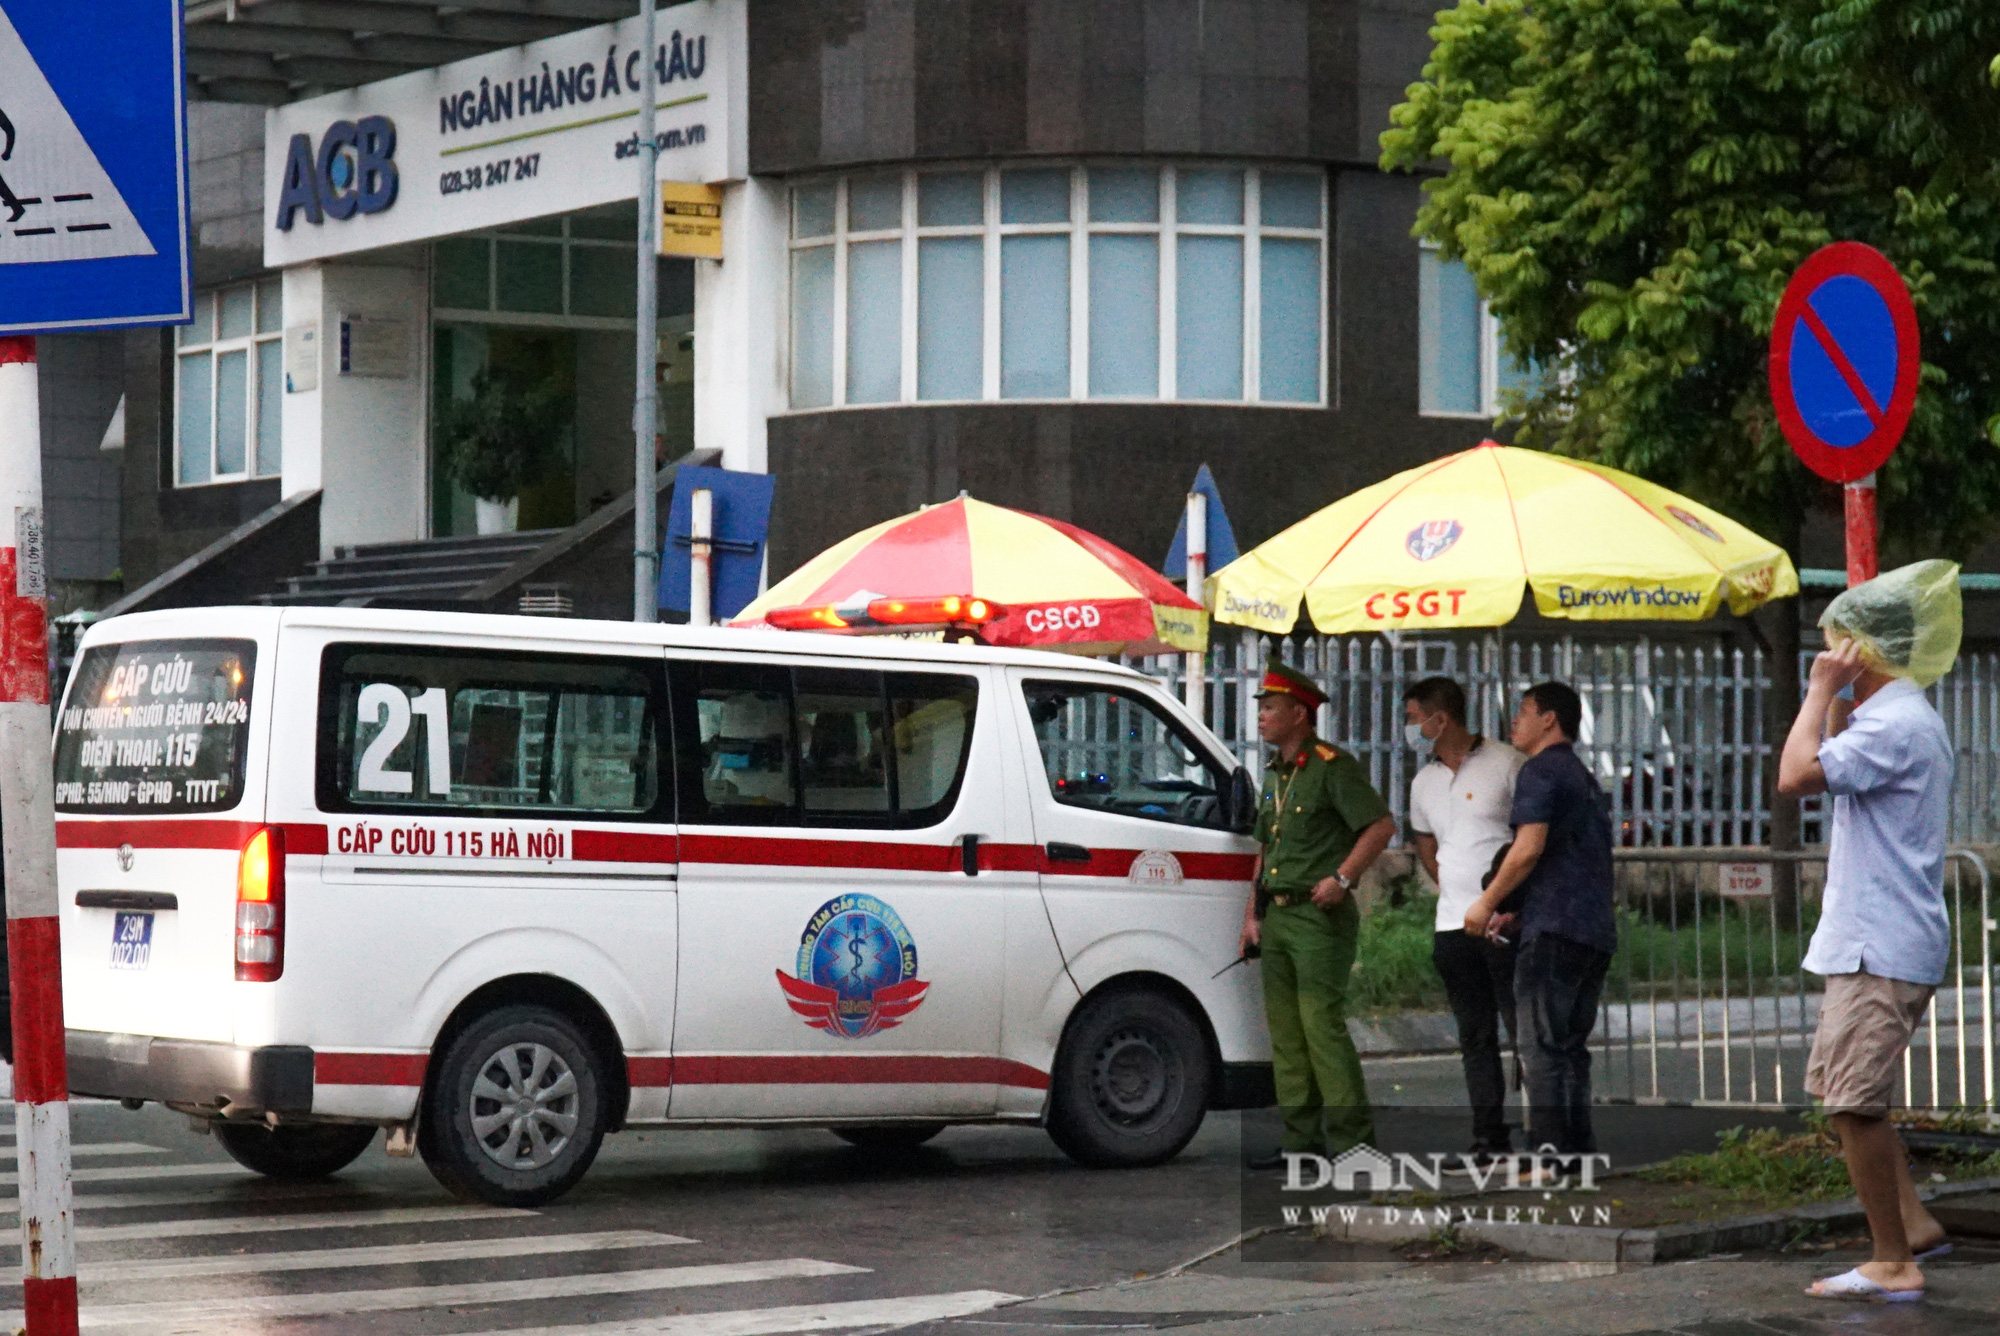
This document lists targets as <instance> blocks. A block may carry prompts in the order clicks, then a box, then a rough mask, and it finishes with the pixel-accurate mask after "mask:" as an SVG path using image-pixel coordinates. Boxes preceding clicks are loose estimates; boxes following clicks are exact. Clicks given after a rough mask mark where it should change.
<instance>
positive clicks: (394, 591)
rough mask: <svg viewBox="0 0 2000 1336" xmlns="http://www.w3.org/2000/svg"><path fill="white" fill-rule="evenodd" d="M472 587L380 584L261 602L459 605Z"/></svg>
mask: <svg viewBox="0 0 2000 1336" xmlns="http://www.w3.org/2000/svg"><path fill="white" fill-rule="evenodd" d="M469 588H471V586H470V585H463V584H381V585H356V586H352V587H349V588H342V589H294V590H281V591H279V592H277V593H271V594H261V595H259V596H258V602H260V603H270V604H272V605H287V604H318V605H328V604H339V603H344V602H346V601H347V600H348V599H353V598H395V599H436V600H438V601H440V602H456V601H457V600H458V599H459V598H460V597H461V596H462V595H463V594H464V593H465V591H466V590H467V589H469Z"/></svg>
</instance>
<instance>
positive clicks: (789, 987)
mask: <svg viewBox="0 0 2000 1336" xmlns="http://www.w3.org/2000/svg"><path fill="white" fill-rule="evenodd" d="M798 970H799V973H798V977H797V978H793V977H792V976H791V975H789V974H787V973H785V972H784V971H783V970H779V971H778V972H777V974H778V987H780V988H782V989H783V990H784V992H785V1001H786V1003H787V1004H788V1005H790V1007H791V1009H792V1010H793V1011H796V1012H797V1013H798V1014H799V1015H800V1016H802V1017H803V1018H804V1019H805V1023H806V1024H807V1025H810V1026H812V1028H813V1029H815V1030H824V1031H826V1032H827V1033H828V1034H830V1035H838V1036H840V1037H841V1038H843V1039H866V1038H867V1037H868V1036H869V1035H871V1034H874V1033H875V1032H876V1031H878V1030H887V1029H890V1028H892V1027H894V1026H897V1025H901V1024H902V1023H903V1022H904V1021H905V1020H907V1019H908V1018H909V1015H910V1013H911V1012H913V1011H915V1010H916V1009H917V1008H918V1007H919V1006H921V1005H922V1004H923V1000H924V994H925V993H926V992H928V991H929V989H930V984H928V983H926V982H924V981H923V980H922V979H919V978H918V977H917V944H916V942H914V941H913V940H911V938H910V930H909V929H908V928H906V927H904V926H903V919H902V916H901V915H899V914H897V913H896V911H895V910H893V909H891V908H890V907H889V906H888V905H887V904H884V903H883V902H882V901H880V900H877V899H876V898H875V897H874V896H872V895H841V896H836V897H835V898H833V899H831V900H829V901H827V902H826V903H825V904H823V905H821V906H820V907H819V908H818V909H817V910H815V911H814V913H813V916H812V918H811V919H809V920H808V921H807V922H806V930H805V932H803V933H802V934H800V936H799V961H798Z"/></svg>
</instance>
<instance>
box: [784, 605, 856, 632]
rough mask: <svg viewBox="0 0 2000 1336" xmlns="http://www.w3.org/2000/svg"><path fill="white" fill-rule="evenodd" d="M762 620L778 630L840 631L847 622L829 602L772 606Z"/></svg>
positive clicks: (844, 627) (845, 626)
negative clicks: (801, 605) (800, 605)
mask: <svg viewBox="0 0 2000 1336" xmlns="http://www.w3.org/2000/svg"><path fill="white" fill-rule="evenodd" d="M764 620H765V621H767V622H769V623H770V624H771V625H773V626H775V627H777V628H778V629H779V630H780V631H842V630H845V629H846V628H847V625H848V622H847V619H846V618H845V617H842V616H841V615H840V610H839V609H838V608H836V607H834V606H833V605H832V604H831V603H826V604H821V605H820V606H818V607H811V608H806V607H799V608H773V609H771V610H770V611H769V612H767V613H765V614H764Z"/></svg>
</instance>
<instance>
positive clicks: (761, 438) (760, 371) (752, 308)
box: [694, 177, 787, 473]
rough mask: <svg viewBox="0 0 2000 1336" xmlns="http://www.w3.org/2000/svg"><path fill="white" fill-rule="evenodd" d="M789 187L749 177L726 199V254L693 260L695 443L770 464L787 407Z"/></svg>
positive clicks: (752, 466) (738, 460)
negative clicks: (769, 422) (770, 447)
mask: <svg viewBox="0 0 2000 1336" xmlns="http://www.w3.org/2000/svg"><path fill="white" fill-rule="evenodd" d="M786 227H787V223H786V213H785V188H784V185H783V184H782V183H781V182H778V181H771V180H759V179H757V178H754V177H753V178H750V179H747V180H742V181H732V182H729V183H728V184H727V185H726V186H725V187H724V188H723V199H722V259H721V260H720V261H719V262H718V261H714V260H697V261H695V278H694V443H695V445H696V446H697V447H698V448H712V449H716V450H720V451H722V466H723V467H724V468H728V469H737V470H741V471H743V472H749V473H762V472H764V470H765V468H766V460H767V456H766V451H765V425H764V424H765V419H766V418H768V417H769V416H770V415H771V414H773V413H776V412H780V411H782V409H783V408H784V405H785V281H786V280H785V271H786V260H787V255H786V247H785V238H786Z"/></svg>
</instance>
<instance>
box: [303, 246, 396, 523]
mask: <svg viewBox="0 0 2000 1336" xmlns="http://www.w3.org/2000/svg"><path fill="white" fill-rule="evenodd" d="M372 258H374V259H375V262H374V263H370V264H336V263H330V262H321V263H316V264H306V265H296V266H293V267H292V268H290V269H287V270H286V271H285V340H286V353H287V359H286V360H287V366H288V377H287V379H288V382H289V383H288V388H287V392H286V395H285V408H284V441H285V462H284V491H285V495H286V496H293V495H296V494H298V493H299V492H303V491H309V490H311V489H312V488H314V487H317V488H320V489H321V491H322V493H323V495H322V497H321V501H320V549H321V552H322V554H323V555H331V554H332V552H333V549H334V548H335V547H338V546H348V545H352V544H356V543H387V542H402V541H407V540H409V539H413V538H422V537H424V536H426V535H427V534H428V533H429V528H430V525H429V517H430V506H429V499H430V485H429V458H428V455H429V403H428V395H427V393H426V390H427V386H428V385H429V380H430V377H429V364H430V333H429V331H430V295H429V282H428V276H427V272H426V269H425V267H424V262H423V260H422V258H421V252H415V253H414V254H413V255H412V258H411V261H410V262H409V263H403V264H397V263H392V262H388V260H387V257H372ZM343 322H347V323H348V324H349V325H350V326H351V327H355V328H357V329H359V331H360V332H359V334H358V337H357V339H356V343H355V346H354V349H353V357H352V360H351V362H350V364H349V366H348V369H347V370H343V369H342V367H343V361H342V323H343ZM362 327H365V328H362ZM308 332H310V334H311V335H312V338H313V341H314V342H315V343H316V344H317V352H316V354H314V355H312V356H311V357H310V358H309V360H308V362H307V363H306V364H305V365H303V366H302V365H301V364H300V363H299V362H298V361H297V360H296V359H295V358H294V356H293V349H294V347H296V346H298V344H299V341H300V340H302V339H303V338H305V336H306V334H307V333H308ZM370 339H372V340H373V341H374V342H375V346H376V348H378V349H379V348H381V347H382V346H383V341H385V340H386V341H387V343H388V345H389V346H390V347H391V348H392V352H391V354H390V356H388V357H387V358H384V359H379V360H371V359H370V358H369V357H368V355H367V349H365V348H364V347H363V346H362V341H363V340H370ZM308 368H310V369H309V370H308ZM302 371H304V372H305V373H306V374H304V375H301V374H300V373H301V372H302Z"/></svg>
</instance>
